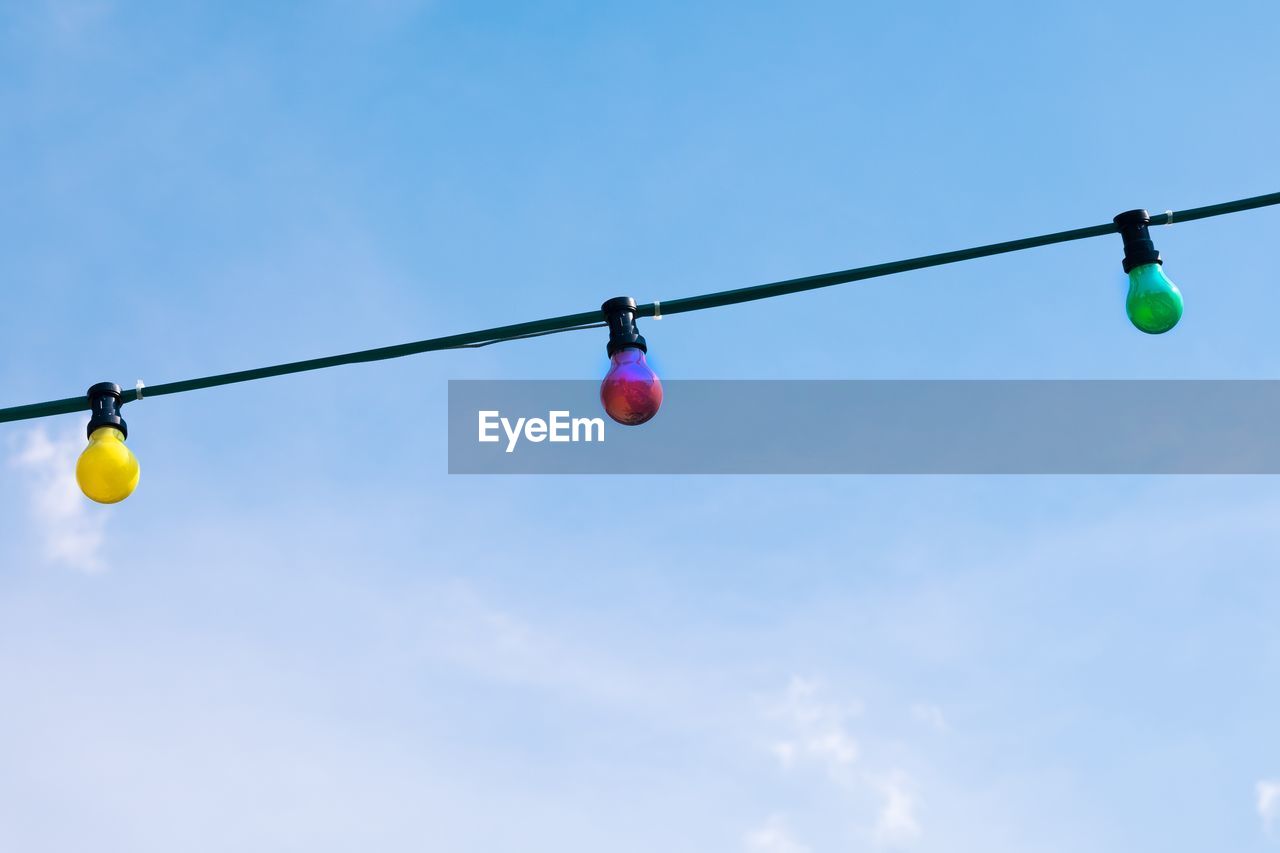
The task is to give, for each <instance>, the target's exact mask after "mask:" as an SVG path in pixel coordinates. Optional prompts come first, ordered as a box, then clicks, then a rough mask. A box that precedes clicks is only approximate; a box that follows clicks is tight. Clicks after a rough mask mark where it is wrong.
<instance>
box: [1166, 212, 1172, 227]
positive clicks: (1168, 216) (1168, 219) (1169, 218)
mask: <svg viewBox="0 0 1280 853" xmlns="http://www.w3.org/2000/svg"><path fill="white" fill-rule="evenodd" d="M1164 224H1165V225H1172V224H1173V211H1172V210H1166V211H1165V212H1164Z"/></svg>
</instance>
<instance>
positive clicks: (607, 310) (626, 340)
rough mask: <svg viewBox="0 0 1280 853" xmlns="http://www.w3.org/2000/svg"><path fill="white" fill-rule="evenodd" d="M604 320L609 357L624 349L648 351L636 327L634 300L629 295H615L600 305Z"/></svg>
mask: <svg viewBox="0 0 1280 853" xmlns="http://www.w3.org/2000/svg"><path fill="white" fill-rule="evenodd" d="M600 311H601V313H603V314H604V319H605V322H606V323H608V324H609V346H608V351H609V358H613V354H614V353H616V352H618V351H619V350H624V349H638V350H640V352H648V351H649V347H648V346H647V345H646V344H645V342H644V336H643V335H641V334H640V330H639V329H637V328H636V301H635V300H634V299H632V298H631V297H630V296H615V297H614V298H613V299H610V300H609V301H608V302H606V303H605V304H603V305H601V306H600Z"/></svg>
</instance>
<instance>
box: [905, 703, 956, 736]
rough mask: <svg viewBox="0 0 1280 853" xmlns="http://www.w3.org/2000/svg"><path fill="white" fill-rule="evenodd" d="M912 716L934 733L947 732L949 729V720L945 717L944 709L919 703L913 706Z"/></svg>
mask: <svg viewBox="0 0 1280 853" xmlns="http://www.w3.org/2000/svg"><path fill="white" fill-rule="evenodd" d="M911 716H912V717H914V718H915V719H916V720H917V721H918V722H921V723H924V724H925V725H926V726H929V727H930V728H931V729H933V730H934V731H938V732H945V731H947V729H948V726H947V718H946V717H945V716H943V714H942V709H941V708H939V707H938V706H937V705H930V704H929V703H927V702H917V703H916V704H914V705H912V706H911Z"/></svg>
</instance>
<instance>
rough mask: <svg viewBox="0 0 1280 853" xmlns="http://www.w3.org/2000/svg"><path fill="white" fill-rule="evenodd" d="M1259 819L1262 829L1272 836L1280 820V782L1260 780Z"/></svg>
mask: <svg viewBox="0 0 1280 853" xmlns="http://www.w3.org/2000/svg"><path fill="white" fill-rule="evenodd" d="M1258 817H1259V818H1261V819H1262V828H1263V830H1265V831H1266V832H1267V834H1268V835H1270V834H1271V833H1272V832H1273V831H1274V830H1275V826H1276V819H1277V818H1280V781H1277V780H1275V779H1260V780H1258Z"/></svg>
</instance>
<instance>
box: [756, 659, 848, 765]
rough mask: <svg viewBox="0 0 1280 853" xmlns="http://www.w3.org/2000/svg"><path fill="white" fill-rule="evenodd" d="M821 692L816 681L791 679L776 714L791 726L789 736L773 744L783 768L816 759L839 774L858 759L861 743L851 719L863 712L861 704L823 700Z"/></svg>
mask: <svg viewBox="0 0 1280 853" xmlns="http://www.w3.org/2000/svg"><path fill="white" fill-rule="evenodd" d="M819 692H820V691H819V687H818V685H817V684H816V683H815V682H813V681H810V680H808V679H804V678H799V677H796V678H792V679H791V683H790V684H789V685H788V686H787V692H786V694H785V696H784V697H783V700H782V702H781V703H779V704H778V706H777V707H776V708H775V709H774V714H773V715H774V716H775V717H777V718H779V719H781V720H783V721H784V722H785V723H786V724H787V725H788V728H789V729H790V732H789V737H787V738H786V739H785V740H781V741H778V742H776V743H774V745H773V754H774V756H775V757H777V759H778V761H779V763H781V764H782V765H783V766H784V767H791V766H794V765H796V764H799V763H802V762H804V761H813V762H816V763H818V764H820V765H822V766H823V767H825V768H826V769H827V771H828V773H830V774H831V775H832V776H836V775H839V774H840V772H841V771H842V769H843V768H845V767H848V766H849V765H851V764H853V763H854V762H855V761H857V759H858V752H859V750H858V742H857V740H855V739H854V737H853V735H852V734H851V733H850V731H849V728H848V721H849V720H850V719H851V718H853V717H855V716H857V715H858V714H860V713H861V712H862V705H861V703H858V702H846V703H835V702H828V701H823V700H821V699H820V697H819Z"/></svg>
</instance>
